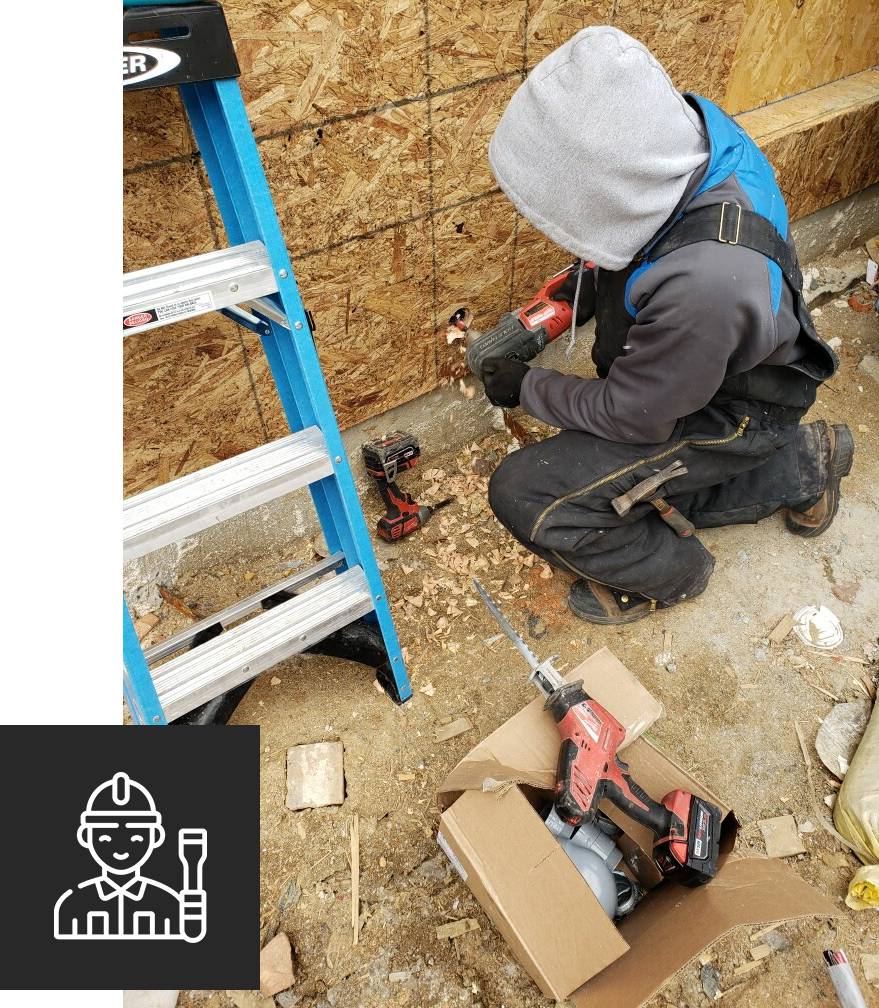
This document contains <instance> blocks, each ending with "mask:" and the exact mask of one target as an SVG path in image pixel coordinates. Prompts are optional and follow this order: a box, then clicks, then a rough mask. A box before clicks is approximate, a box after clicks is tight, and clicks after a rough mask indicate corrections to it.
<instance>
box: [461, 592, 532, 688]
mask: <svg viewBox="0 0 879 1008" xmlns="http://www.w3.org/2000/svg"><path fill="white" fill-rule="evenodd" d="M473 584H474V585H476V590H477V591H478V592H479V595H480V597H481V598H482V601H483V602H484V603H485V607H486V609H488V611H489V612H490V613H491V614H492V616H494V618H495V620H496V621H497V624H498V626H499V627H500V628H501V630H503V632H504V633H505V634H506V635H507V637H509V638H510V640H511V641H512V642H513V643H514V644H515V645H516V648H517V649H518V651H519V654H521V655H522V657H523V658H524V659H525V661H526V662H528V664H529V665H530V666H531V668H532V669H535V670H536V669H539V668H540V662H539V661H538V659H537V655H536V654H535V653H534V652H533V651H532V650H531V648H530V647H528V645H527V644H526V643H525V641H523V640H522V638H521V637H520V636H519V635H518V634H517V633H516V631H515V630H514V629H513V628H512V626H511V625H510V623H509V621H508V620H507V617H506V616H504V614H503V613H502V612H501V611H500V609H498V607H497V606H496V605H495V604H494V602H493V601H492V598H491V596H490V595H489V594H488V592H487V591H486V590H485V589H484V588H483V587H482V585H481V584H480V583H479V582H478V581H477V580H476V578H473Z"/></svg>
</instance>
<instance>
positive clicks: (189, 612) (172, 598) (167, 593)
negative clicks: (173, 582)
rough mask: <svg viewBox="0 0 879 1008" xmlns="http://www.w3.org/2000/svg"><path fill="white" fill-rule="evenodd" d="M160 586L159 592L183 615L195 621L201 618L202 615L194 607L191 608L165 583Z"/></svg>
mask: <svg viewBox="0 0 879 1008" xmlns="http://www.w3.org/2000/svg"><path fill="white" fill-rule="evenodd" d="M158 588H159V594H160V595H161V596H162V598H163V599H164V600H165V602H166V603H167V604H168V605H169V606H171V608H172V609H176V610H177V612H179V613H180V614H181V615H182V616H185V617H186V618H187V619H191V620H192V621H193V622H195V621H196V620H199V619H201V616H199V615H198V613H197V612H196V611H195V610H194V609H191V608H190V607H189V606H188V605H187V604H186V603H185V602H184V601H183V599H182V598H180V597H179V596H178V595H175V594H174V592H172V591H171V589H170V588H166V587H165V586H164V585H159V586H158Z"/></svg>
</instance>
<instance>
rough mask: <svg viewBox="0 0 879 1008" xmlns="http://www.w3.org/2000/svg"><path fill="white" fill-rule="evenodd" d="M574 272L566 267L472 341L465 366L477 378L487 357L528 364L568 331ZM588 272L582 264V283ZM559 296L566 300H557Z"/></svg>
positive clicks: (591, 266)
mask: <svg viewBox="0 0 879 1008" xmlns="http://www.w3.org/2000/svg"><path fill="white" fill-rule="evenodd" d="M577 268H578V264H575V265H574V266H567V267H566V268H565V269H563V270H562V271H561V272H560V273H556V275H555V276H553V277H550V278H549V280H547V281H546V283H545V284H544V285H543V287H541V288H540V290H539V291H538V292H537V293H536V294H535V295H534V297H533V298H532V299H531V300H530V301H529V302H528V303H527V304H525V305H522V307H521V308H517V309H516V310H515V311H511V312H507V313H506V314H505V315H503V316H502V317H501V320H500V322H498V324H497V325H496V326H495V327H494V329H491V330H490V331H489V332H487V333H482V334H481V335H478V336H476V337H475V339H474V340H473V342H472V343H471V344H470V346H469V347H468V349H467V366H468V367H469V368H470V370H471V372H472V373H473V374H475V375H476V377H477V378H481V377H482V365H483V364H484V363H485V361H486V360H487V359H488V358H489V357H507V358H512V359H514V360H520V361H523V362H525V361H530V360H532V359H533V358H534V357H536V356H537V355H538V354H539V353H540V351H541V350H543V349H544V347H545V346H546V345H547V343H552V341H553V340H554V339H557V338H558V337H559V336H561V334H562V333H563V332H566V331H567V330H569V329H570V328H571V318H572V316H573V311H574V309H573V304H572V301H573V298H574V286H575V284H576V278H577ZM592 268H593V264H592V263H584V264H583V269H584V280H585V275H586V274H585V271H587V270H589V269H592ZM563 292H565V293H567V296H568V297H569V298H570V300H564V299H563V298H560V297H559V295H560V294H561V293H563Z"/></svg>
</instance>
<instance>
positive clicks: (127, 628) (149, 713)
mask: <svg viewBox="0 0 879 1008" xmlns="http://www.w3.org/2000/svg"><path fill="white" fill-rule="evenodd" d="M122 689H123V693H124V695H125V702H126V703H127V704H128V710H129V712H130V713H131V720H132V721H134V723H135V724H141V725H144V724H145V725H163V724H167V723H168V721H167V718H166V717H165V712H164V710H162V704H161V702H160V701H159V694H158V693H157V692H156V686H155V683H154V682H153V677H152V676H151V675H150V670H149V667H148V666H147V663H146V658H145V657H144V653H143V649H142V648H141V646H140V640H139V639H138V636H137V631H136V630H135V629H134V622H133V621H132V619H131V613H130V612H129V610H128V603H127V602H126V601H125V596H124V595H123V596H122Z"/></svg>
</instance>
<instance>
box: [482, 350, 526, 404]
mask: <svg viewBox="0 0 879 1008" xmlns="http://www.w3.org/2000/svg"><path fill="white" fill-rule="evenodd" d="M526 374H528V365H527V364H523V363H522V361H517V360H508V359H507V358H506V357H489V358H488V360H486V361H485V362H484V363H483V365H482V382H483V384H484V385H485V394H486V395H487V396H488V400H489V402H491V403H493V404H494V405H495V406H503V407H504V408H505V409H512V408H513V407H514V406H518V405H519V393H520V392H521V390H522V381H523V380H524V378H525V375H526Z"/></svg>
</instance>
